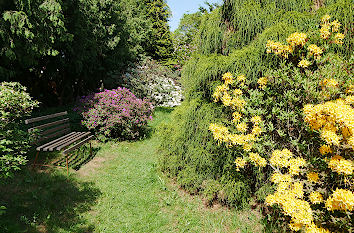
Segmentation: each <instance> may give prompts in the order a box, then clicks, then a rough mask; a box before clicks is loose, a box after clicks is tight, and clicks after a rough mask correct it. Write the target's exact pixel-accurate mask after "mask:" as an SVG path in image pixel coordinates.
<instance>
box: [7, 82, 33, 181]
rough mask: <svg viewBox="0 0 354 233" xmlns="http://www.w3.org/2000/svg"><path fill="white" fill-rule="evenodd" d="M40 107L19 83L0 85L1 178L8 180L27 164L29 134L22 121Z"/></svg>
mask: <svg viewBox="0 0 354 233" xmlns="http://www.w3.org/2000/svg"><path fill="white" fill-rule="evenodd" d="M36 106H38V102H37V101H33V100H32V99H31V97H30V96H29V95H28V93H26V88H25V87H23V86H21V85H20V84H19V83H8V82H2V83H1V85H0V119H1V121H0V178H6V177H9V176H11V175H12V174H13V171H15V170H19V169H20V166H21V165H24V164H25V163H26V161H27V160H26V157H25V154H26V153H27V150H28V149H29V142H30V138H29V134H28V133H27V132H26V131H25V130H24V129H23V125H21V121H20V119H21V118H22V117H24V116H28V115H29V114H30V113H31V112H32V109H33V108H34V107H36Z"/></svg>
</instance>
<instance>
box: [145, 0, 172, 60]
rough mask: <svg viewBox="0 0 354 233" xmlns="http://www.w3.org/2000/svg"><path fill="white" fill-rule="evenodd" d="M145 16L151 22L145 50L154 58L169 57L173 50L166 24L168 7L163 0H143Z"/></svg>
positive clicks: (168, 13)
mask: <svg viewBox="0 0 354 233" xmlns="http://www.w3.org/2000/svg"><path fill="white" fill-rule="evenodd" d="M142 2H144V3H145V4H146V12H147V17H149V20H150V21H151V22H152V31H151V33H150V34H149V36H150V37H151V39H150V40H148V41H146V43H147V44H146V45H145V46H146V52H147V55H148V56H151V57H152V58H153V59H155V60H163V59H167V58H169V57H171V55H172V51H173V44H172V36H171V32H170V29H169V26H168V18H169V16H170V14H171V13H170V9H169V7H168V5H167V3H166V1H165V0H143V1H142Z"/></svg>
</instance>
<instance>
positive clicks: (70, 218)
mask: <svg viewBox="0 0 354 233" xmlns="http://www.w3.org/2000/svg"><path fill="white" fill-rule="evenodd" d="M168 115H169V111H167V110H163V109H160V110H157V111H156V112H155V117H154V118H155V119H154V121H153V122H152V123H151V125H150V127H151V130H152V133H151V134H150V135H149V136H148V137H147V138H145V139H144V140H141V141H136V142H117V143H115V142H109V143H106V144H100V150H99V151H98V153H97V154H96V156H95V158H94V159H93V160H92V161H90V162H89V163H87V164H86V165H84V166H83V167H81V169H80V170H79V171H77V172H73V171H72V172H71V174H70V176H69V177H67V176H65V172H64V171H54V172H50V173H49V172H38V171H31V170H24V171H22V172H21V173H20V174H19V175H17V176H16V177H15V178H14V180H12V181H11V182H9V183H7V184H3V185H2V186H1V188H0V192H1V193H0V198H1V199H0V200H1V203H0V205H5V206H6V207H7V208H8V209H7V211H6V213H5V214H4V215H2V216H1V217H0V231H1V232H3V231H5V232H261V231H262V225H261V224H260V221H261V220H260V218H261V217H260V215H259V213H257V212H256V211H252V210H246V211H235V210H229V209H227V208H225V207H222V206H218V205H217V206H214V207H212V208H208V207H205V206H204V204H203V200H202V199H201V198H200V197H199V196H190V195H189V194H186V193H185V192H184V191H182V190H180V189H179V188H178V187H177V186H176V185H175V184H174V183H173V181H172V180H170V179H168V178H167V177H165V176H164V175H163V174H162V173H160V172H159V170H158V168H157V160H158V155H157V150H156V148H157V146H158V143H159V142H158V138H157V137H156V135H155V134H154V129H155V128H156V126H157V125H159V124H160V123H161V122H162V121H164V120H167V119H168ZM3 200H4V201H3Z"/></svg>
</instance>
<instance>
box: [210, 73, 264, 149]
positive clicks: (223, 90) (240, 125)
mask: <svg viewBox="0 0 354 233" xmlns="http://www.w3.org/2000/svg"><path fill="white" fill-rule="evenodd" d="M222 79H223V80H224V84H222V85H220V86H217V87H216V89H215V92H214V93H213V98H214V101H215V102H218V101H221V102H222V103H223V105H224V106H227V107H230V108H232V109H233V110H237V111H234V112H233V113H232V122H233V123H234V124H235V125H236V129H237V130H238V131H240V132H241V133H242V134H231V133H229V131H228V129H227V128H226V127H225V126H221V125H218V124H210V126H209V130H210V131H211V132H212V133H213V137H214V139H215V140H217V141H218V142H219V143H221V142H222V143H226V144H227V145H228V146H230V147H231V146H236V145H240V146H243V149H244V150H246V151H250V150H251V149H252V147H253V143H254V141H256V139H257V137H258V136H259V135H260V134H261V133H262V128H261V127H260V124H261V122H262V119H261V117H259V116H254V117H252V119H251V122H253V128H252V130H251V132H250V133H249V134H245V133H246V132H247V131H248V130H249V129H248V125H247V123H246V122H240V121H241V119H242V114H241V112H242V111H243V109H244V106H245V105H246V101H245V100H244V99H243V98H242V94H243V93H242V90H240V89H237V88H236V89H233V90H230V89H231V88H230V87H229V85H230V84H233V83H235V80H234V79H233V76H232V74H231V73H229V72H228V73H226V74H224V75H223V76H222ZM245 80H246V77H245V75H239V76H237V78H236V81H237V83H238V84H242V85H243V84H244V82H245ZM230 93H231V94H230Z"/></svg>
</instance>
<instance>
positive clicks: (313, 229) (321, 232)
mask: <svg viewBox="0 0 354 233" xmlns="http://www.w3.org/2000/svg"><path fill="white" fill-rule="evenodd" d="M305 233H330V231H329V230H327V229H324V228H321V227H317V226H316V225H315V224H314V223H311V224H309V225H306V228H305Z"/></svg>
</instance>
